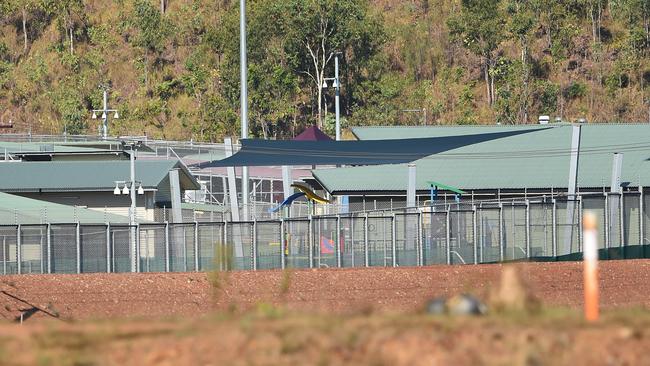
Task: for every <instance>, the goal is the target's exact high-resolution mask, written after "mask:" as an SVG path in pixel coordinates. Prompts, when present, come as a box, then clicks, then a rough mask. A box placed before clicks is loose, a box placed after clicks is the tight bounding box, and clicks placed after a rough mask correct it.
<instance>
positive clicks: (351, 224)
mask: <svg viewBox="0 0 650 366" xmlns="http://www.w3.org/2000/svg"><path fill="white" fill-rule="evenodd" d="M348 218H349V219H350V262H351V264H350V266H351V267H354V265H355V261H354V257H355V255H354V252H355V249H354V216H352V215H350V216H348Z"/></svg>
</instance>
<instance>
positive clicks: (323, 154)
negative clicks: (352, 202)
mask: <svg viewBox="0 0 650 366" xmlns="http://www.w3.org/2000/svg"><path fill="white" fill-rule="evenodd" d="M541 130H543V129H535V130H521V131H506V132H494V133H481V134H472V135H464V136H445V137H428V138H410V139H399V140H364V141H294V140H254V139H244V140H241V144H242V147H241V150H239V152H237V153H236V154H235V155H233V156H231V157H228V158H226V159H223V160H215V161H209V162H205V163H201V164H198V167H199V168H210V167H229V166H279V165H378V164H400V163H409V162H412V161H415V160H418V159H420V158H423V157H425V156H429V155H432V154H437V153H440V152H443V151H447V150H452V149H456V148H459V147H463V146H467V145H472V144H477V143H480V142H485V141H490V140H494V139H499V138H504V137H509V136H514V135H520V134H525V133H534V132H537V131H541Z"/></svg>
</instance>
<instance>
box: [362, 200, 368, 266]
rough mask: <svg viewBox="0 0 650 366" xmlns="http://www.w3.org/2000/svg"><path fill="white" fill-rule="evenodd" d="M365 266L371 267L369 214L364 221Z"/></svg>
mask: <svg viewBox="0 0 650 366" xmlns="http://www.w3.org/2000/svg"><path fill="white" fill-rule="evenodd" d="M363 264H364V266H366V267H369V266H370V253H369V252H368V213H367V212H366V215H365V216H364V220H363Z"/></svg>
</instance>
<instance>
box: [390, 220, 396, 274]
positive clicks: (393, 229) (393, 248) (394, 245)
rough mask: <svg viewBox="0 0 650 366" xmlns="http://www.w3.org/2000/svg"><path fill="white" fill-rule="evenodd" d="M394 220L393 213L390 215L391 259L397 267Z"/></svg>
mask: <svg viewBox="0 0 650 366" xmlns="http://www.w3.org/2000/svg"><path fill="white" fill-rule="evenodd" d="M396 221H397V220H395V214H393V216H391V224H392V230H391V231H392V232H393V233H392V234H393V235H392V240H391V254H392V257H393V258H392V259H393V267H397V233H396V231H397V230H396V229H397V224H396Z"/></svg>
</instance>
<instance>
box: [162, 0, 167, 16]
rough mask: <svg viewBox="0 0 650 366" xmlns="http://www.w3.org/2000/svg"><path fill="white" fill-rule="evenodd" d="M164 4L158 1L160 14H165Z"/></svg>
mask: <svg viewBox="0 0 650 366" xmlns="http://www.w3.org/2000/svg"><path fill="white" fill-rule="evenodd" d="M165 3H166V1H165V0H160V14H165V10H167V9H166V7H165V5H166V4H165Z"/></svg>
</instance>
